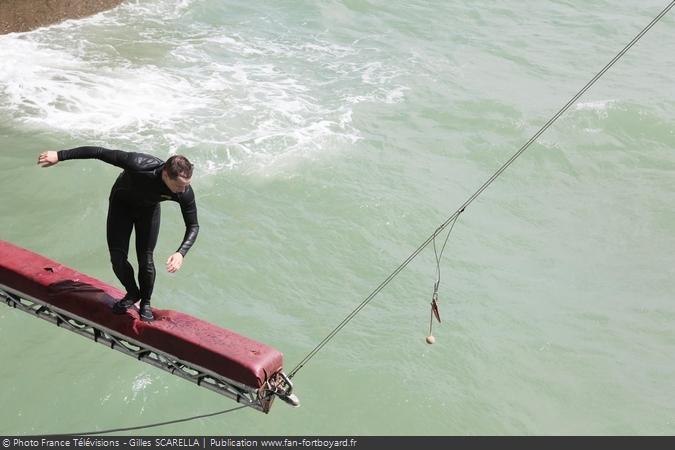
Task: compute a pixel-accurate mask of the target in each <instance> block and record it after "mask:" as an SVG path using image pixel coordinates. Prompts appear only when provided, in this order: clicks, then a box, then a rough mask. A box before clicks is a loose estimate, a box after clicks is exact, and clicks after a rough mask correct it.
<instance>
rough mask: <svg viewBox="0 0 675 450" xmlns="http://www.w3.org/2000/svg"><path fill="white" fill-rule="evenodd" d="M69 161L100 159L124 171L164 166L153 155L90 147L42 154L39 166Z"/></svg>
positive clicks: (39, 158)
mask: <svg viewBox="0 0 675 450" xmlns="http://www.w3.org/2000/svg"><path fill="white" fill-rule="evenodd" d="M68 159H99V160H101V161H103V162H106V163H108V164H112V165H113V166H117V167H120V168H122V169H124V170H152V169H154V168H155V167H157V166H159V165H160V164H162V161H161V160H160V159H158V158H155V157H154V156H152V155H146V154H144V153H135V152H125V151H122V150H109V149H107V148H103V147H90V146H87V147H77V148H73V149H70V150H59V151H58V152H55V151H47V152H42V153H40V156H39V157H38V164H40V165H41V166H42V167H50V166H53V165H54V164H56V163H58V162H59V161H66V160H68Z"/></svg>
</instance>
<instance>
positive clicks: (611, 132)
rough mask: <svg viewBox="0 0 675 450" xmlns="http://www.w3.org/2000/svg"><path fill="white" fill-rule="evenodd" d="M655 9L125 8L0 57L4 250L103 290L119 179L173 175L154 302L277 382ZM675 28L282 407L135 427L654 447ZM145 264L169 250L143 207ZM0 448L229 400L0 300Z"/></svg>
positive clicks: (511, 178) (472, 212)
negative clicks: (189, 198)
mask: <svg viewBox="0 0 675 450" xmlns="http://www.w3.org/2000/svg"><path fill="white" fill-rule="evenodd" d="M665 6H666V2H660V1H655V0H647V1H641V2H637V1H631V2H620V3H617V2H607V1H591V2H579V1H577V2H574V1H551V2H535V1H531V0H528V1H518V2H516V1H505V2H487V1H477V2H458V1H447V2H440V1H437V2H432V1H420V0H413V1H408V2H384V1H375V0H371V1H366V0H360V1H359V0H349V1H347V0H345V1H331V0H329V1H322V2H309V1H260V2H245V1H216V0H183V1H178V2H176V1H169V0H139V1H128V2H125V3H123V4H122V5H121V6H119V7H118V8H116V9H113V10H111V11H108V12H105V13H102V14H99V15H96V16H94V17H91V18H87V19H83V20H78V21H68V22H65V23H63V24H60V25H55V26H51V27H47V28H43V29H39V30H36V31H33V32H29V33H21V34H10V35H5V36H0V165H1V166H2V167H3V171H2V177H0V189H1V190H2V201H1V202H0V213H1V214H0V238H1V239H4V240H7V241H10V242H12V243H14V244H17V245H20V246H23V247H27V248H29V249H31V250H33V251H36V252H38V253H41V254H43V255H45V256H47V257H50V258H52V259H55V260H57V261H59V262H62V263H64V264H66V265H68V266H71V267H73V268H75V269H77V270H79V271H82V272H86V273H87V274H89V275H91V276H94V277H96V278H99V279H102V280H104V281H106V282H108V283H111V284H114V285H116V286H118V282H117V280H116V279H115V277H114V275H113V273H112V270H111V268H110V266H109V261H108V255H107V248H106V241H105V234H104V229H105V216H106V210H107V195H108V192H109V189H110V186H111V184H112V183H113V181H114V179H115V177H116V176H117V173H118V169H116V168H115V167H112V166H107V165H105V164H103V163H101V162H98V161H69V162H67V163H62V164H59V165H57V166H56V167H54V168H49V169H39V168H38V167H37V166H36V165H35V162H36V159H37V154H38V152H40V151H42V150H45V149H55V150H56V149H63V148H71V147H76V146H80V145H102V146H105V147H109V148H120V149H125V150H130V151H143V152H147V153H151V154H154V155H157V156H159V157H162V158H166V157H168V156H169V155H171V154H174V153H181V154H185V155H187V156H188V158H190V159H191V160H193V162H194V163H195V164H196V172H195V176H194V181H193V187H194V189H195V192H196V195H197V201H198V207H199V220H200V225H201V233H200V236H199V238H198V241H197V243H196V245H195V246H194V247H193V249H192V250H191V251H190V253H189V255H188V257H187V258H186V260H185V264H184V266H183V269H182V270H181V271H180V272H179V273H178V274H175V275H170V274H168V273H166V272H165V271H160V272H159V273H158V276H157V282H156V287H155V294H154V299H153V300H154V305H155V306H156V307H158V308H162V309H175V310H180V311H182V312H185V313H188V314H190V315H193V316H196V317H199V318H202V319H205V320H208V321H210V322H212V323H215V324H217V325H219V326H222V327H225V328H228V329H232V330H234V331H236V332H238V333H241V334H244V335H246V336H248V337H251V338H253V339H256V340H258V341H261V342H264V343H266V344H268V345H271V346H273V347H275V348H278V349H279V350H281V351H282V352H283V353H284V360H285V367H286V369H287V371H288V370H290V369H291V368H293V367H294V366H295V364H297V363H298V362H299V361H300V360H301V359H302V358H303V357H304V356H305V355H306V354H307V353H308V352H309V351H311V350H312V349H313V348H314V346H315V345H316V344H318V343H319V342H320V341H321V340H322V339H323V338H324V337H325V336H326V335H327V334H328V333H329V332H330V331H331V330H332V329H333V328H334V327H335V326H336V325H337V324H338V323H339V322H340V321H341V320H342V319H343V318H344V317H345V316H346V315H347V314H349V313H350V312H351V311H352V310H353V309H354V308H355V307H357V306H358V305H359V303H361V301H362V300H363V299H364V298H365V297H366V296H367V295H368V294H369V293H370V292H371V291H373V289H374V288H376V287H377V286H378V285H379V284H380V283H381V282H382V281H383V280H384V279H385V278H386V277H387V276H388V275H389V274H390V273H391V272H392V271H393V270H394V269H395V268H396V267H397V266H398V265H399V264H400V263H401V262H402V261H403V260H404V259H405V258H406V257H407V256H408V255H409V254H410V253H411V252H412V251H413V250H414V249H415V248H417V246H418V245H419V244H421V243H422V242H424V240H425V239H426V238H427V237H428V236H430V235H431V233H433V231H434V230H435V229H436V227H438V225H440V224H441V223H443V222H444V221H445V220H446V218H447V217H448V216H449V215H450V214H452V213H453V212H454V211H455V210H456V209H457V208H458V207H459V206H460V205H461V204H462V203H463V202H464V201H465V200H466V199H467V198H468V197H469V196H470V195H471V194H472V193H473V192H475V191H476V189H478V188H479V187H480V186H481V185H482V184H483V183H484V182H485V181H486V180H487V179H488V178H489V177H490V176H491V175H492V173H494V172H495V171H496V170H497V169H498V168H499V167H500V166H501V165H502V164H503V163H504V162H505V161H506V160H507V159H508V158H509V157H510V156H511V155H512V154H514V153H515V151H516V150H517V149H518V148H519V147H520V146H521V145H522V144H523V143H525V142H526V141H527V140H528V139H529V137H530V136H532V135H533V134H534V133H535V132H536V131H537V130H538V129H539V127H540V126H542V125H543V124H544V123H545V122H546V121H547V120H548V119H549V118H550V117H551V116H552V115H553V114H554V113H555V112H556V111H557V110H558V109H559V108H560V107H561V106H562V105H563V104H564V103H565V102H566V101H567V100H568V99H569V98H571V97H572V96H573V95H574V94H575V93H576V92H577V91H578V90H579V89H580V88H581V87H582V86H583V85H584V84H585V83H586V82H587V81H588V80H590V79H591V77H592V76H593V75H594V74H595V73H597V72H598V71H599V70H600V69H601V68H602V67H603V66H604V65H605V64H606V63H607V62H608V61H609V60H610V59H611V58H612V57H613V56H614V55H615V54H616V53H617V52H618V51H619V50H621V49H622V48H623V46H624V45H625V44H626V43H627V42H628V41H630V39H632V37H633V36H635V35H636V34H637V33H638V32H639V31H640V30H641V29H642V28H643V27H644V26H645V25H646V24H647V23H649V21H650V20H651V19H652V18H653V17H654V16H656V15H657V14H658V12H659V11H660V10H661V9H662V8H663V7H665ZM673 14H675V13H672V12H671V13H670V14H669V15H667V16H666V17H664V18H663V19H662V21H661V22H659V23H658V24H657V25H656V26H655V27H654V28H653V29H652V30H651V31H650V32H649V33H648V34H647V35H645V36H644V37H643V38H642V40H641V41H640V42H639V43H638V44H637V45H636V46H635V47H634V48H633V49H632V50H631V51H630V52H629V53H627V54H626V55H625V57H624V58H623V59H621V60H620V61H619V62H618V63H617V64H616V65H615V66H614V67H613V68H612V69H611V70H610V71H609V72H607V73H606V74H605V76H604V77H603V78H602V79H601V80H600V81H599V82H598V83H597V84H596V85H595V86H594V87H593V88H592V89H591V90H590V91H589V92H588V93H587V94H586V95H584V96H583V97H582V98H581V99H579V101H578V102H576V103H575V104H574V105H573V106H572V107H571V108H570V110H569V111H568V112H567V113H566V114H565V115H564V116H563V117H561V118H560V119H559V120H558V121H557V122H556V123H555V125H554V126H553V127H552V128H551V129H550V130H549V131H548V132H546V133H545V134H544V135H543V136H542V137H541V138H540V139H539V140H538V141H537V142H536V143H535V144H534V145H532V147H531V148H530V149H529V150H528V151H527V152H526V153H524V154H523V155H522V157H520V158H519V159H518V160H517V161H516V163H515V164H513V165H512V166H511V167H510V168H509V169H508V170H507V171H506V172H505V173H504V174H503V175H502V176H501V177H499V178H498V179H497V180H496V181H495V182H494V183H493V184H492V185H491V186H490V188H489V189H487V190H486V191H485V192H484V193H483V194H482V195H481V196H480V197H479V198H478V199H477V200H476V201H475V202H473V203H472V204H471V206H470V207H469V208H468V209H467V210H466V212H465V213H464V214H462V215H461V217H460V219H459V220H458V222H457V224H456V225H455V227H454V230H453V232H452V235H451V237H450V239H449V241H448V244H447V247H446V250H445V253H444V255H443V259H442V261H441V285H440V289H439V298H440V312H441V317H442V319H443V322H442V323H441V324H436V325H434V335H435V337H436V344H435V345H433V346H430V345H427V344H426V343H425V337H426V336H427V334H428V331H429V330H428V327H429V301H430V299H431V293H432V290H433V283H434V281H435V279H436V263H435V259H434V253H433V250H432V248H431V247H429V248H427V249H426V250H425V251H424V252H423V253H422V254H420V256H419V257H417V258H416V259H415V260H414V261H413V262H412V263H411V264H410V265H409V266H408V268H406V269H405V270H404V271H403V272H401V273H400V275H399V276H398V277H396V278H395V279H394V281H393V282H392V283H390V284H389V285H388V286H387V287H386V288H385V289H384V290H383V291H382V292H381V293H380V294H379V295H378V296H377V297H376V298H375V299H374V300H373V301H372V302H371V303H370V304H369V305H368V306H367V307H366V308H364V309H363V310H362V311H361V312H360V313H359V314H358V315H357V316H356V317H355V318H354V319H353V320H352V321H351V322H350V323H349V324H348V325H347V326H346V327H345V328H344V329H343V330H342V331H341V332H340V333H339V334H338V335H337V336H336V338H335V339H333V340H331V341H330V343H329V344H328V345H327V346H326V347H324V349H323V350H322V351H321V352H319V353H318V354H317V355H316V356H315V357H314V358H313V359H312V360H311V361H310V362H309V363H308V364H307V365H306V366H305V367H304V368H302V369H301V370H300V371H299V372H298V374H297V375H296V377H295V378H294V383H295V391H296V393H297V395H298V396H299V398H300V400H301V402H302V406H301V407H300V408H298V409H293V408H290V407H288V406H287V405H285V404H283V403H282V402H277V403H275V405H274V407H273V408H272V411H271V412H270V414H268V415H264V414H261V413H259V412H256V411H254V410H250V409H246V410H240V411H236V412H233V413H228V414H225V415H221V416H217V417H212V418H207V419H201V420H196V421H191V422H187V423H181V424H174V425H170V426H164V427H160V428H155V429H151V430H150V431H147V430H146V431H137V432H135V433H137V434H145V433H151V434H166V435H191V434H200V435H342V434H348V435H514V434H518V435H520V434H525V435H550V434H564V435H565V434H583V435H587V434H591V435H596V434H603V435H604V434H611V435H614V434H629V435H633V434H640V435H642V434H667V435H672V434H675V401H674V400H675V359H674V358H673V356H674V355H675V331H674V330H673V323H674V322H675V303H674V302H673V291H674V290H675V281H674V280H675V263H674V260H673V254H675V234H674V233H673V230H674V229H675V211H673V207H672V206H673V204H674V200H675V178H674V177H673V173H674V171H675V154H674V150H675V132H674V124H675V100H674V99H673V93H674V92H675V90H673V86H674V85H675V58H673V52H672V47H673V44H674V43H675V16H674V15H673ZM162 215H163V217H162V221H163V223H162V228H161V234H160V239H159V244H158V248H157V250H156V254H155V257H156V260H157V263H158V266H159V267H162V266H163V263H164V261H165V259H166V258H167V257H168V256H169V255H170V254H171V253H172V252H173V251H175V249H176V248H177V246H178V244H179V243H180V240H181V238H182V236H183V231H184V230H183V224H182V219H181V216H180V211H179V209H178V207H177V205H175V204H171V203H164V204H163V212H162ZM0 342H2V345H1V346H0V361H1V362H0V380H1V381H2V386H1V387H0V405H2V408H0V434H4V435H7V434H17V435H28V434H41V433H75V432H85V431H95V430H105V429H110V428H118V427H130V426H137V425H143V424H148V423H156V422H162V421H166V420H172V419H178V418H182V417H188V416H193V415H198V414H204V413H209V412H214V411H220V410H224V409H227V408H230V407H234V406H236V404H235V403H234V402H232V401H230V400H229V399H226V398H224V397H221V396H219V395H217V394H214V393H213V392H211V391H208V390H206V389H202V388H199V387H197V386H195V385H193V384H191V383H188V382H186V381H184V380H182V379H179V378H177V377H173V376H171V375H170V374H168V373H165V372H163V371H161V370H159V369H156V368H153V367H151V366H146V365H145V364H143V363H139V362H136V361H134V360H133V359H131V358H128V357H126V356H124V355H121V354H119V353H117V352H112V351H110V350H107V349H105V348H104V347H102V346H100V345H93V344H92V343H91V342H90V341H88V340H86V339H83V338H81V337H79V336H77V335H75V334H72V333H68V332H66V331H64V330H60V329H58V328H56V327H54V326H51V325H49V324H48V323H46V322H44V321H40V320H36V319H34V318H31V317H30V316H28V315H26V314H24V313H22V312H19V311H15V310H13V309H10V308H6V307H4V306H1V307H0Z"/></svg>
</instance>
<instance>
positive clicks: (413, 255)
mask: <svg viewBox="0 0 675 450" xmlns="http://www.w3.org/2000/svg"><path fill="white" fill-rule="evenodd" d="M673 6H675V0H673V1H672V2H671V3H670V4H668V6H666V7H665V8H664V9H663V11H661V12H660V13H659V15H657V16H656V17H655V18H654V19H653V20H652V21H651V22H650V23H649V25H647V26H646V27H645V28H643V29H642V31H640V32H639V33H638V34H637V35H636V36H635V37H634V38H633V39H632V40H631V41H630V42H629V43H628V44H627V45H626V46H625V47H624V48H623V49H622V50H621V51H620V52H619V53H617V55H616V56H614V58H612V60H611V61H610V62H609V63H607V65H605V67H603V68H602V70H600V72H598V73H597V74H596V75H595V76H594V77H593V78H592V79H591V81H589V82H588V83H586V85H585V86H584V87H583V88H581V90H580V91H579V92H577V93H576V94H575V95H574V96H573V97H572V98H571V99H570V100H569V101H568V102H567V103H566V104H565V105H564V106H563V107H562V108H560V110H559V111H558V112H557V113H555V115H554V116H553V117H551V118H550V119H549V120H548V122H546V123H545V124H544V125H543V126H542V127H541V128H540V129H539V131H537V132H536V133H535V134H534V135H533V136H532V137H531V138H530V139H529V140H528V141H527V142H526V143H525V144H523V146H522V147H520V149H519V150H518V151H517V152H516V153H514V155H513V156H511V158H509V160H508V161H506V163H504V165H502V166H501V167H500V168H499V170H497V171H496V172H495V173H494V174H493V175H492V176H491V177H490V178H489V179H488V180H487V181H486V182H485V183H484V184H483V185H482V186H481V187H480V188H479V189H478V190H477V191H476V192H475V193H474V194H473V195H472V196H471V197H469V199H468V200H467V201H465V202H464V204H463V205H462V206H460V207H459V208H458V209H457V211H455V212H454V213H453V214H452V215H451V216H450V217H449V218H448V219H447V220H446V221H445V222H443V224H441V226H439V227H438V228H437V229H436V231H434V233H433V234H432V235H431V236H429V237H428V238H427V240H426V241H424V242H423V243H422V244H421V245H420V246H419V247H417V249H416V250H415V251H414V252H412V253H411V254H410V256H408V257H407V258H406V259H405V260H404V261H403V262H402V263H401V265H399V266H398V267H397V268H396V269H395V270H394V271H393V272H392V273H391V274H390V275H389V276H388V277H387V278H386V279H385V280H384V281H383V282H382V283H380V285H379V286H377V287H376V288H375V290H374V291H373V292H371V293H370V295H368V296H367V297H366V298H365V299H364V300H363V301H362V302H361V303H360V304H359V305H358V306H357V307H356V308H355V309H354V310H353V311H352V312H351V313H350V314H348V315H347V317H345V319H344V320H343V321H342V322H340V324H338V326H337V327H335V328H334V329H333V331H331V332H330V333H329V334H328V335H327V336H326V337H325V338H324V339H323V340H322V341H321V342H320V343H319V344H318V345H317V346H316V347H314V349H313V350H312V351H311V352H309V353H308V354H307V356H305V357H304V358H303V359H302V360H301V361H300V362H299V363H298V365H297V366H296V367H295V368H294V369H293V370H292V371H291V373H290V375H289V376H288V377H289V378H293V377H294V376H295V374H296V373H297V372H298V371H299V370H300V369H301V368H302V367H304V365H305V364H307V362H309V360H311V359H312V358H313V357H314V355H316V354H317V353H318V352H319V351H320V350H321V349H322V348H323V347H324V346H325V345H326V344H327V343H328V342H329V341H330V340H331V339H333V337H334V336H335V335H336V334H337V333H339V332H340V330H342V329H343V328H344V327H345V325H347V324H348V323H349V322H350V321H351V320H352V319H353V318H354V317H355V316H356V315H357V314H358V313H359V312H361V310H362V309H363V308H365V306H366V305H367V304H368V303H370V301H371V300H372V299H373V298H375V296H376V295H377V294H379V293H380V291H381V290H382V289H384V287H385V286H386V285H387V284H389V283H390V282H391V280H393V279H394V278H395V277H396V276H397V275H398V274H399V273H400V272H401V271H402V270H403V269H405V268H406V267H407V266H408V264H410V262H411V261H412V260H413V259H415V258H416V257H417V255H419V254H420V253H421V252H422V250H424V249H425V248H426V246H427V245H429V243H430V242H431V241H432V240H434V239H435V238H436V236H437V235H438V234H439V233H440V232H441V231H443V230H444V229H445V227H447V226H448V224H450V222H452V221H453V220H454V219H456V218H457V216H458V215H459V214H460V212H462V211H464V209H466V207H468V206H469V205H470V204H471V203H472V202H473V201H474V200H475V199H476V198H477V197H478V196H479V195H481V194H482V193H483V191H485V189H487V188H488V186H490V185H491V184H492V182H493V181H494V180H496V179H497V177H499V176H500V175H501V174H502V173H503V172H504V171H505V170H506V169H507V168H508V167H509V166H510V165H511V164H512V163H513V162H514V161H515V160H516V159H518V157H519V156H520V155H522V154H523V152H525V150H527V149H528V148H529V147H530V145H532V143H534V142H535V141H536V140H537V139H538V138H539V136H541V135H542V134H543V133H544V132H545V131H546V130H548V129H549V127H550V126H551V125H553V123H554V122H555V121H556V120H558V118H559V117H560V116H562V115H563V114H564V113H565V111H567V110H568V109H569V108H570V106H572V105H573V104H574V103H575V102H576V101H577V100H578V99H579V97H581V96H582V95H583V94H585V93H586V91H587V90H588V89H589V88H590V87H591V86H593V85H594V84H595V82H596V81H598V79H600V77H602V76H603V75H604V74H605V72H607V71H608V70H609V69H610V68H611V67H612V66H613V65H614V64H615V63H616V62H617V61H618V60H619V59H621V57H622V56H623V55H624V54H625V53H626V52H627V51H628V50H630V48H631V47H633V45H635V43H636V42H637V41H639V40H640V39H641V38H642V36H644V35H645V33H647V32H648V31H649V30H650V29H651V28H652V27H653V26H654V25H655V24H656V23H657V22H658V21H659V20H661V18H662V17H663V16H665V15H666V14H667V13H668V11H670V10H671V9H672V7H673Z"/></svg>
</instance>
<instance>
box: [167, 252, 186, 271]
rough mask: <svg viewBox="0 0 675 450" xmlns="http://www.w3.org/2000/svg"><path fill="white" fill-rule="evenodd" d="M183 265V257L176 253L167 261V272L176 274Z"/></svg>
mask: <svg viewBox="0 0 675 450" xmlns="http://www.w3.org/2000/svg"><path fill="white" fill-rule="evenodd" d="M182 265H183V255H181V254H180V253H178V252H176V253H174V254H173V255H171V256H169V259H167V260H166V270H167V272H169V273H175V272H177V271H178V269H180V266H182Z"/></svg>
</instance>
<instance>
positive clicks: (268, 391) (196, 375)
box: [0, 284, 292, 413]
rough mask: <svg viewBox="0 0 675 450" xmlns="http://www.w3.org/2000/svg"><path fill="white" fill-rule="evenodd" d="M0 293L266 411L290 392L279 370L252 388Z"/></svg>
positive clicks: (13, 303) (10, 292)
mask: <svg viewBox="0 0 675 450" xmlns="http://www.w3.org/2000/svg"><path fill="white" fill-rule="evenodd" d="M0 297H1V298H4V300H5V303H7V305H8V306H10V307H12V308H15V309H19V310H21V311H23V312H26V313H28V314H30V315H33V316H35V317H39V318H40V319H44V320H46V321H48V322H50V323H52V324H54V325H56V326H57V327H60V328H64V329H67V330H69V331H72V332H74V333H77V334H79V335H80V336H84V337H86V338H89V339H91V340H93V341H94V342H98V343H99V344H103V345H105V346H106V347H109V348H111V349H114V350H117V351H119V352H122V353H124V354H125V355H128V356H131V357H133V358H136V359H137V360H139V361H143V362H145V363H148V364H150V365H153V366H155V367H157V368H160V369H162V370H165V371H167V372H169V373H171V374H172V375H177V376H179V377H181V378H183V379H185V380H188V381H191V382H193V383H195V384H196V385H198V386H202V387H205V388H207V389H210V390H212V391H214V392H217V393H219V394H221V395H224V396H226V397H229V398H231V399H232V400H234V401H236V402H237V403H241V404H243V405H246V406H249V407H251V408H253V409H256V410H258V411H262V412H264V413H267V412H269V410H270V408H271V407H272V402H273V400H274V396H275V395H278V396H280V397H281V398H282V399H284V400H285V401H286V399H285V398H284V397H287V396H289V395H290V394H291V391H292V385H290V382H289V381H288V379H287V378H286V377H285V376H284V374H283V373H281V372H280V373H279V374H275V375H274V377H273V379H272V380H270V381H268V382H266V383H265V385H264V386H263V387H261V388H260V389H255V388H252V387H250V386H246V385H244V384H241V383H238V382H236V381H233V380H230V379H228V378H226V377H223V376H222V375H218V374H216V373H214V372H212V371H210V370H208V369H204V368H203V367H199V366H197V365H195V364H192V363H189V362H186V361H183V360H180V359H178V358H176V357H175V356H172V355H170V354H168V353H165V352H162V351H160V350H157V349H155V348H152V347H150V346H148V345H146V344H143V343H141V342H138V341H136V340H134V339H131V338H129V337H128V336H124V335H122V334H120V333H117V332H115V331H113V330H110V329H108V328H105V327H102V326H101V325H99V324H96V323H93V322H91V321H88V320H87V319H84V318H82V317H79V316H77V315H75V314H72V313H69V312H67V311H64V310H62V309H60V308H56V307H54V306H52V305H49V304H47V303H45V302H43V301H40V300H39V299H36V298H33V297H31V296H29V295H26V294H24V293H21V292H18V291H16V290H14V289H11V288H9V287H7V286H5V285H3V284H0Z"/></svg>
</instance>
